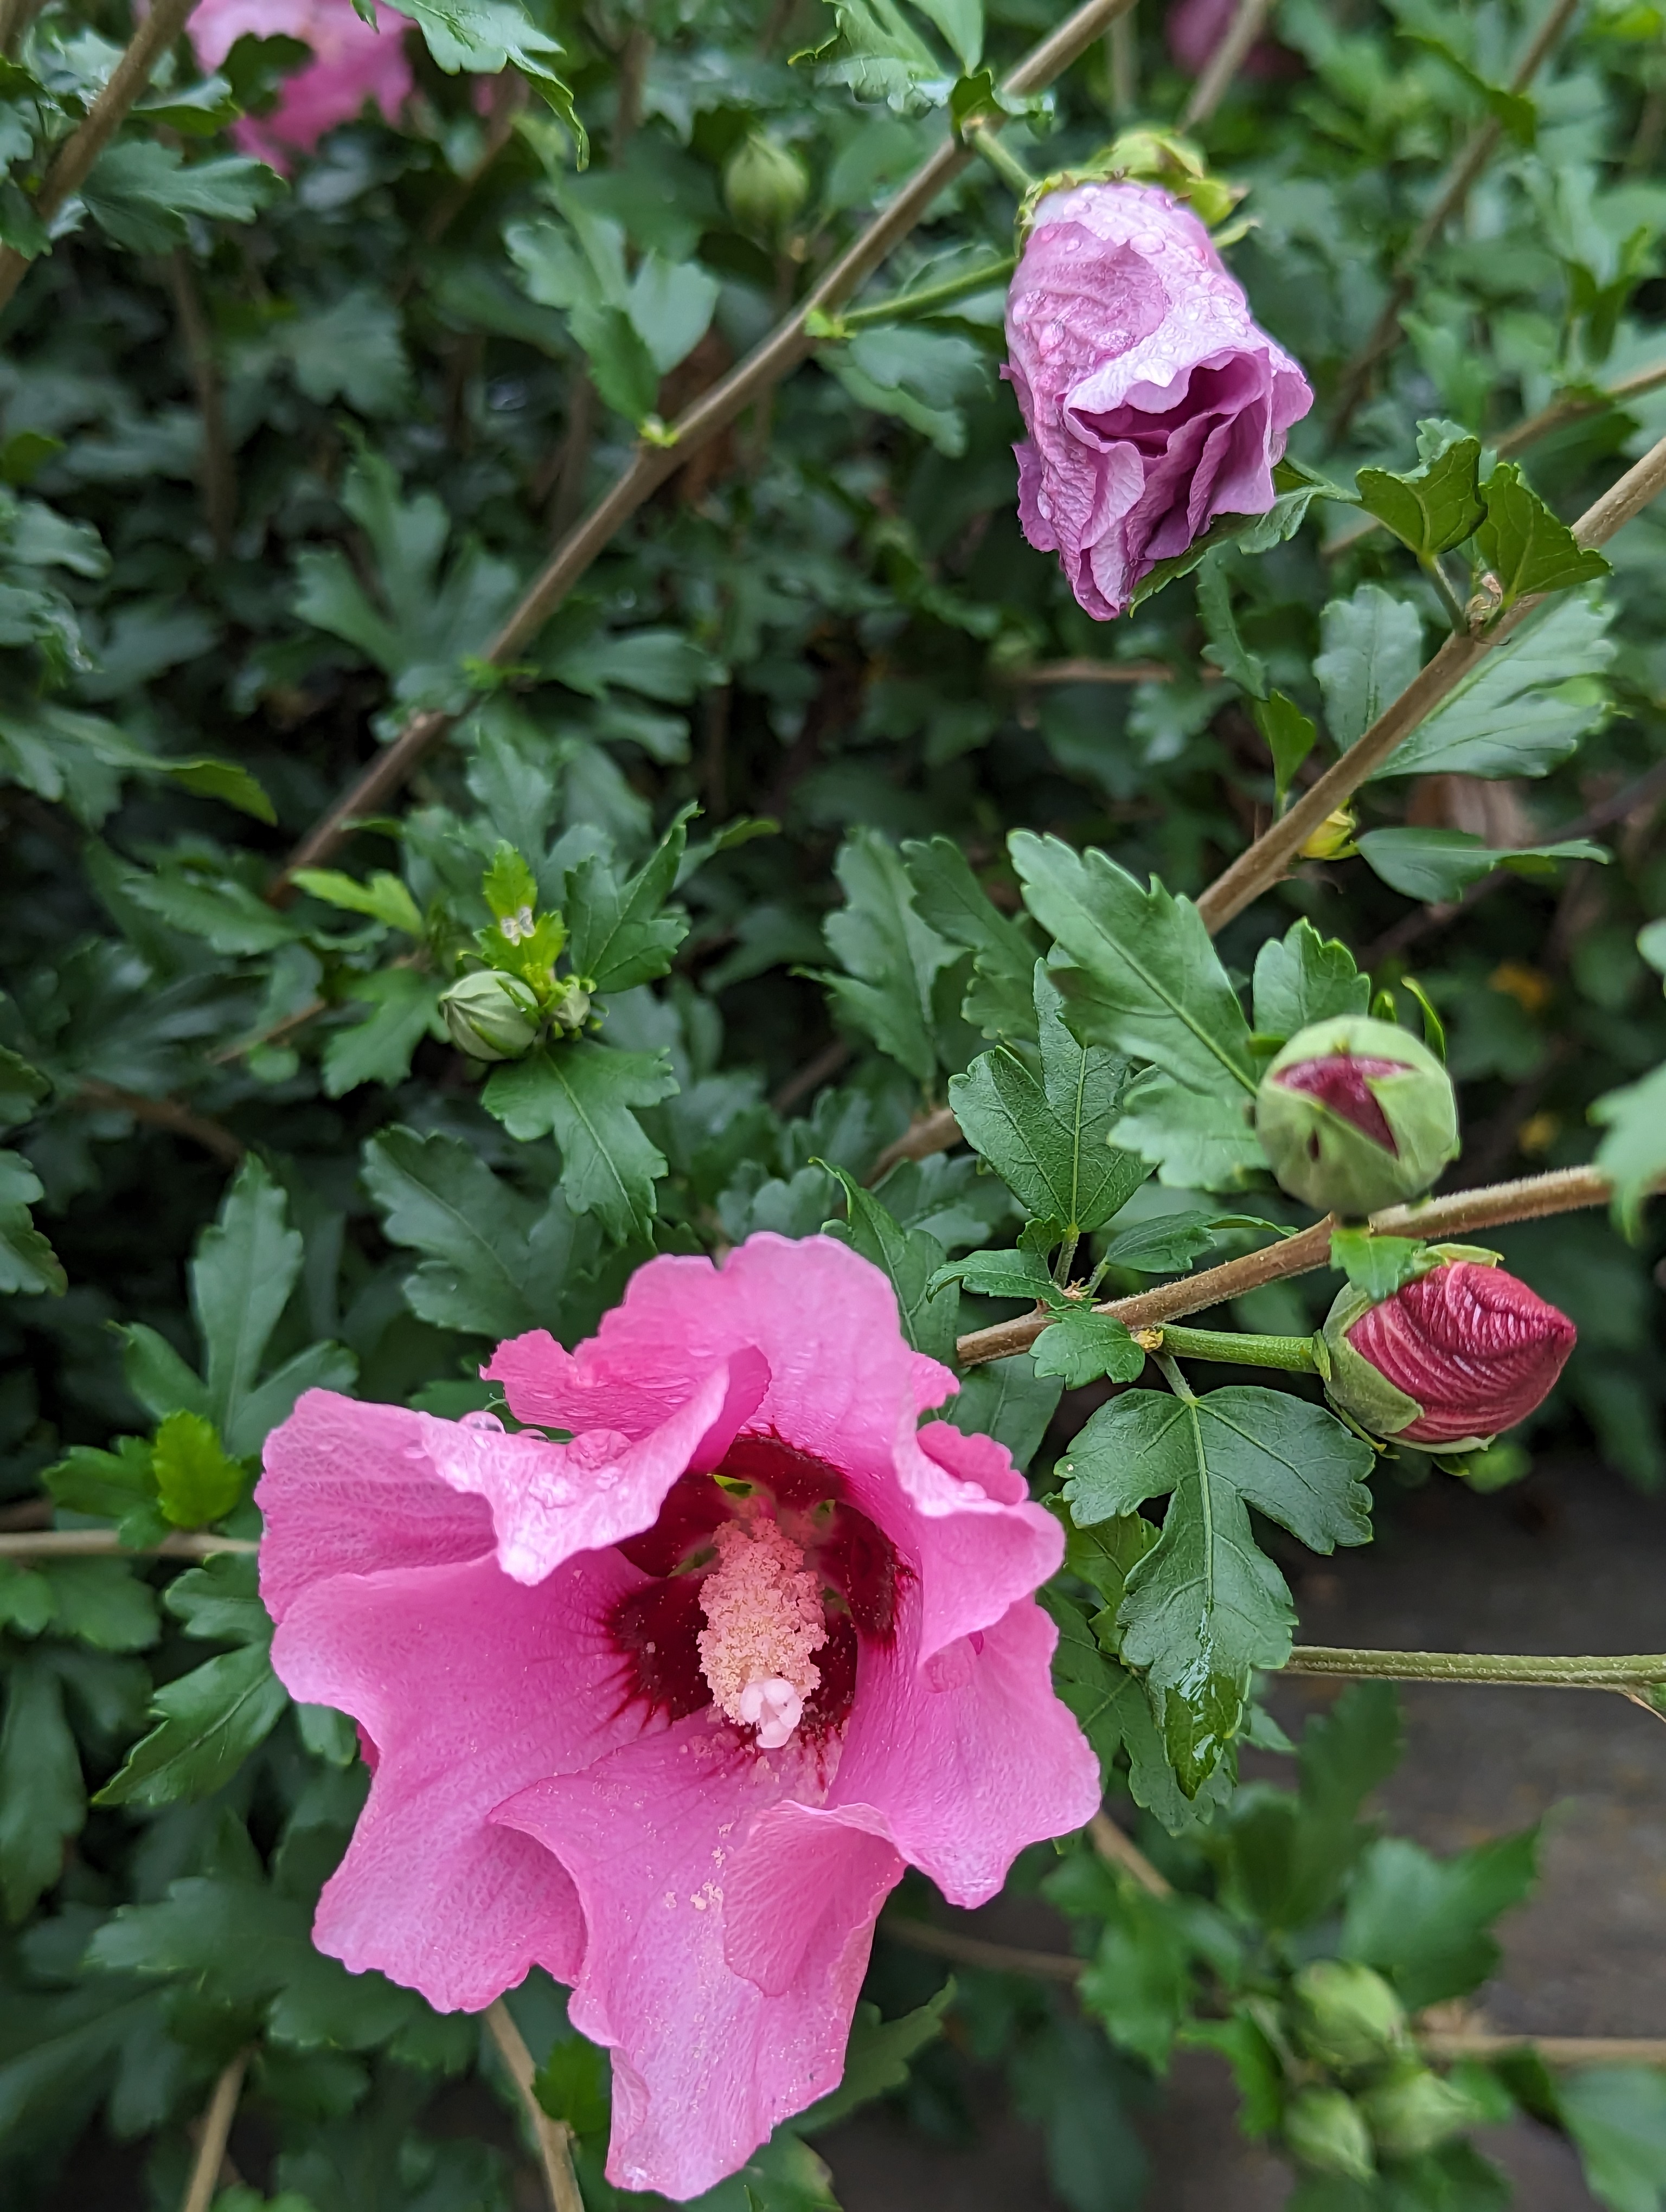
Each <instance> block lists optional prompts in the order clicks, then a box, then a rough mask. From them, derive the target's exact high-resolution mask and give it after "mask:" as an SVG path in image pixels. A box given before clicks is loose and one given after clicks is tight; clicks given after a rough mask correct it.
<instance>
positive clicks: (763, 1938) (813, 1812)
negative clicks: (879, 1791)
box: [723, 1798, 903, 1996]
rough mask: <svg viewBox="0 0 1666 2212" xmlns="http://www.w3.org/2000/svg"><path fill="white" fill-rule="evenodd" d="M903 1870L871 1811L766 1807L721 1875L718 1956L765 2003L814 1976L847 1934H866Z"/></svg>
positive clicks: (841, 1952) (830, 1963)
mask: <svg viewBox="0 0 1666 2212" xmlns="http://www.w3.org/2000/svg"><path fill="white" fill-rule="evenodd" d="M902 1878H903V1857H902V1854H901V1853H900V1852H899V1851H898V1850H897V1845H896V1843H895V1842H894V1840H893V1839H892V1837H891V1825H890V1823H889V1821H887V1820H886V1819H885V1815H884V1814H883V1813H881V1812H880V1811H879V1808H878V1807H877V1806H873V1805H843V1806H840V1807H837V1808H830V1807H824V1806H817V1805H800V1804H799V1803H797V1802H794V1801H793V1800H792V1799H790V1798H789V1799H786V1800H783V1802H781V1804H779V1805H772V1806H771V1807H770V1808H769V1811H768V1812H767V1813H761V1814H759V1815H758V1817H757V1820H754V1821H753V1823H752V1826H751V1832H750V1834H749V1835H748V1836H747V1838H746V1840H745V1843H744V1844H742V1845H741V1847H740V1850H739V1853H738V1854H737V1856H736V1857H735V1861H734V1864H733V1867H732V1868H731V1869H730V1872H729V1880H728V1883H727V1887H726V1888H725V1891H724V1895H723V1910H724V1924H723V1955H724V1957H725V1958H726V1959H727V1960H728V1962H729V1964H730V1966H733V1969H734V1971H735V1972H736V1973H738V1974H741V1975H744V1976H745V1978H746V1980H747V1981H749V1982H751V1983H753V1984H755V1985H756V1986H757V1988H758V1989H760V1990H763V1994H764V1995H765V1996H784V1995H785V1994H786V1992H787V1990H790V1989H792V1988H793V1985H794V1984H800V1983H804V1982H806V1981H809V1980H815V1979H820V1978H824V1977H825V1976H827V1975H828V1974H829V1973H830V1972H835V1971H836V1968H837V1966H838V1963H839V1962H840V1961H841V1960H842V1959H843V1958H844V1957H845V1956H846V1954H847V1953H848V1950H849V1948H850V1941H851V1936H852V1933H853V1931H854V1930H859V1929H863V1928H866V1929H869V1930H871V1929H873V1923H874V1921H875V1919H876V1918H877V1917H879V1907H880V1906H881V1905H883V1904H884V1903H885V1899H886V1898H887V1897H889V1896H890V1894H891V1891H892V1890H893V1889H895V1887H897V1883H898V1882H899V1881H901V1880H902Z"/></svg>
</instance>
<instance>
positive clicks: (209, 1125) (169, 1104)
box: [70, 1076, 248, 1168]
mask: <svg viewBox="0 0 1666 2212" xmlns="http://www.w3.org/2000/svg"><path fill="white" fill-rule="evenodd" d="M70 1105H72V1106H78V1107H80V1108H81V1109H82V1112H83V1113H88V1114H109V1113H120V1114H131V1115H132V1117H133V1119H134V1120H135V1121H148V1122H149V1124H150V1126H151V1127H153V1128H157V1129H167V1130H168V1131H169V1132H170V1133H172V1134H173V1135H174V1136H176V1137H189V1138H190V1139H191V1140H192V1143H193V1144H197V1145H200V1146H202V1147H203V1150H204V1152H212V1153H213V1155H214V1157H215V1158H216V1160H223V1161H224V1162H225V1164H226V1165H227V1166H228V1167H231V1168H234V1167H237V1166H239V1165H240V1164H241V1162H242V1159H243V1156H244V1154H245V1153H246V1151H247V1150H248V1147H247V1146H246V1145H245V1144H244V1142H243V1140H242V1139H241V1138H240V1137H234V1135H233V1134H232V1133H231V1131H230V1130H229V1129H228V1128H227V1127H225V1125H224V1124H223V1123H222V1122H220V1121H210V1119H209V1118H208V1116H207V1115H205V1114H193V1113H192V1110H191V1109H190V1107H189V1106H182V1105H181V1104H180V1103H179V1100H178V1099H177V1098H147V1097H145V1096H144V1094H143V1092H142V1091H123V1090H121V1089H119V1086H118V1085H115V1084H113V1083H100V1082H99V1081H97V1080H96V1079H94V1078H93V1077H90V1076H89V1077H88V1078H87V1079H86V1080H85V1081H84V1082H83V1083H82V1085H81V1088H80V1089H79V1090H78V1091H76V1092H75V1093H74V1095H73V1096H72V1097H71V1098H70Z"/></svg>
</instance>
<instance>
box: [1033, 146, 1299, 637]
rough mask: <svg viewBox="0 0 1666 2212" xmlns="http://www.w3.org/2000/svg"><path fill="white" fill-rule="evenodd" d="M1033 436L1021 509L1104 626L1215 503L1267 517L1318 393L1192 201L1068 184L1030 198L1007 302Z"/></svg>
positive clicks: (1150, 191) (1197, 531)
mask: <svg viewBox="0 0 1666 2212" xmlns="http://www.w3.org/2000/svg"><path fill="white" fill-rule="evenodd" d="M1006 348H1007V353H1008V356H1009V362H1008V366H1007V368H1006V370H1005V371H1004V372H1003V373H1004V374H1006V376H1007V377H1009V378H1010V380H1012V384H1013V386H1015V388H1016V390H1017V392H1018V405H1019V407H1020V408H1021V409H1022V410H1023V413H1024V419H1025V425H1026V427H1027V428H1028V429H1029V432H1030V435H1029V437H1028V438H1027V439H1026V440H1025V441H1024V443H1023V444H1022V445H1020V446H1018V447H1014V449H1013V450H1014V451H1015V452H1016V453H1017V455H1018V516H1019V520H1021V522H1022V523H1023V525H1024V534H1025V537H1026V538H1028V539H1029V540H1030V543H1031V544H1032V545H1033V546H1035V547H1036V548H1037V550H1039V551H1041V552H1044V553H1057V554H1058V556H1059V557H1060V560H1061V562H1062V563H1063V567H1064V572H1065V574H1066V575H1067V576H1068V578H1069V579H1070V587H1071V589H1072V590H1073V592H1075V594H1076V597H1077V599H1079V601H1080V602H1081V604H1082V605H1083V606H1084V607H1085V608H1086V610H1087V611H1088V612H1089V614H1091V615H1092V616H1094V617H1096V619H1097V620H1098V621H1101V622H1108V621H1109V620H1110V618H1111V617H1113V616H1116V615H1119V614H1122V613H1123V612H1124V611H1126V610H1127V608H1128V603H1129V600H1130V598H1131V596H1132V593H1133V592H1134V586H1135V585H1136V584H1138V582H1139V581H1140V578H1141V577H1142V576H1145V575H1147V574H1149V573H1150V571H1151V570H1152V568H1154V567H1155V566H1156V564H1157V563H1158V562H1159V561H1164V560H1168V559H1170V557H1172V556H1174V555H1175V554H1177V553H1183V552H1184V551H1185V550H1186V548H1187V547H1188V546H1189V544H1191V542H1192V540H1193V539H1194V538H1197V537H1199V536H1201V533H1202V532H1204V531H1205V530H1207V528H1208V526H1209V525H1210V524H1211V523H1212V522H1213V520H1215V518H1216V517H1217V516H1218V515H1222V514H1264V513H1266V512H1267V510H1268V508H1269V507H1271V506H1272V504H1273V501H1274V488H1273V465H1274V462H1275V461H1276V460H1278V459H1280V456H1281V455H1282V453H1283V452H1284V447H1285V439H1286V435H1287V434H1288V432H1289V428H1290V426H1291V424H1292V422H1298V421H1299V420H1300V418H1301V417H1302V416H1304V415H1305V414H1306V412H1307V410H1308V409H1309V408H1310V406H1311V405H1312V404H1313V393H1312V392H1311V390H1310V387H1309V385H1308V381H1307V379H1306V378H1305V377H1304V375H1303V374H1302V372H1301V370H1300V369H1299V368H1298V367H1297V365H1296V363H1295V362H1293V361H1292V360H1291V358H1290V356H1289V355H1288V354H1286V352H1285V351H1284V350H1283V349H1282V348H1280V347H1279V346H1277V345H1275V344H1274V343H1273V341H1272V339H1271V338H1269V337H1268V336H1267V334H1266V332H1265V331H1262V330H1259V329H1257V327H1256V325H1255V323H1254V322H1253V321H1252V320H1251V319H1250V315H1249V306H1248V304H1247V302H1246V301H1245V300H1244V296H1243V290H1242V289H1241V288H1240V287H1239V285H1238V284H1237V283H1235V282H1234V280H1233V278H1232V277H1231V276H1230V275H1229V274H1228V273H1227V270H1226V268H1225V264H1223V262H1222V261H1221V258H1220V256H1219V254H1218V253H1217V252H1215V249H1214V247H1213V245H1212V244H1211V242H1210V240H1209V234H1208V233H1207V231H1206V230H1205V229H1204V228H1203V225H1202V224H1201V222H1199V221H1198V219H1197V217H1196V216H1195V215H1193V214H1192V213H1191V211H1190V210H1189V209H1187V208H1184V207H1182V206H1180V205H1179V204H1177V202H1176V201H1175V200H1173V199H1171V198H1170V196H1169V194H1168V193H1167V192H1164V191H1158V189H1157V187H1156V186H1155V185H1133V184H1097V185H1072V186H1070V187H1068V188H1067V190H1064V191H1056V192H1049V194H1048V196H1047V197H1046V198H1045V199H1043V201H1042V202H1041V204H1040V205H1039V207H1038V208H1037V211H1036V218H1035V223H1034V227H1033V228H1032V229H1031V233H1030V238H1029V242H1028V244H1027V245H1026V246H1025V249H1024V254H1023V258H1021V260H1020V261H1019V263H1018V272H1017V274H1016V275H1015V276H1014V277H1013V279H1012V290H1011V293H1010V294H1009V295H1008V298H1007V304H1006Z"/></svg>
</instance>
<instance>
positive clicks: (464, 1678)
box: [272, 1552, 646, 2012]
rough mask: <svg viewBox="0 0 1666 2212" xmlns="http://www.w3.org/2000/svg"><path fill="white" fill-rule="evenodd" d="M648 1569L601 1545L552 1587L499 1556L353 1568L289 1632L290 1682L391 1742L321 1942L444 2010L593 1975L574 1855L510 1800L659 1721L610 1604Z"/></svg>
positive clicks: (378, 1742)
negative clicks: (636, 1689)
mask: <svg viewBox="0 0 1666 2212" xmlns="http://www.w3.org/2000/svg"><path fill="white" fill-rule="evenodd" d="M645 1579H646V1577H643V1576H642V1575H641V1574H640V1573H639V1572H638V1571H637V1570H636V1569H635V1568H634V1567H632V1566H631V1565H629V1563H628V1562H627V1561H626V1560H625V1559H623V1557H622V1556H621V1555H620V1554H619V1553H617V1552H601V1553H585V1554H583V1555H582V1556H581V1557H580V1558H579V1559H573V1560H569V1562H568V1563H567V1565H565V1566H562V1567H560V1568H558V1569H557V1570H556V1572H555V1573H554V1574H552V1575H551V1576H550V1577H549V1578H548V1580H547V1581H544V1582H543V1583H539V1585H538V1588H537V1589H523V1588H522V1587H521V1586H520V1583H514V1582H511V1581H510V1580H509V1579H508V1577H506V1576H505V1575H504V1574H502V1572H501V1571H500V1570H499V1569H498V1567H497V1565H496V1562H495V1561H494V1560H492V1559H477V1560H474V1561H471V1562H470V1563H469V1564H467V1565H460V1566H446V1567H429V1568H419V1569H416V1570H411V1569H401V1570H396V1571H392V1572H391V1573H386V1574H380V1575H374V1576H368V1577H367V1576H358V1575H338V1576H337V1577H334V1578H333V1579H331V1580H330V1581H328V1582H321V1583H313V1584H312V1585H311V1586H310V1587H309V1588H308V1589H306V1590H304V1591H303V1592H302V1593H301V1595H298V1596H297V1597H296V1598H295V1600H294V1601H293V1602H292V1604H291V1605H290V1607H289V1611H288V1613H287V1614H286V1615H285V1617H284V1620H283V1624H282V1626H280V1627H279V1629H278V1631H277V1636H276V1637H275V1638H274V1639H273V1644H272V1663H273V1665H274V1666H275V1667H276V1668H277V1673H278V1675H279V1678H280V1679H281V1680H283V1683H284V1684H285V1686H287V1687H288V1689H289V1692H290V1693H291V1694H292V1695H293V1696H295V1697H296V1698H299V1699H303V1700H305V1701H307V1702H308V1703H312V1704H317V1705H333V1706H335V1707H336V1708H337V1710H339V1711H344V1712H347V1713H350V1714H351V1715H352V1717H353V1718H354V1719H355V1720H356V1722H357V1723H359V1725H360V1727H361V1728H362V1729H363V1730H364V1731H365V1733H366V1734H367V1735H368V1736H369V1737H370V1739H371V1741H372V1742H373V1743H374V1746H375V1747H376V1753H377V1756H376V1761H375V1767H374V1781H373V1782H372V1784H371V1787H370V1797H369V1802H368V1803H367V1805H366V1807H365V1809H364V1811H363V1813H362V1814H361V1815H360V1817H359V1824H358V1826H357V1828H356V1830H355V1831H354V1835H353V1840H352V1842H351V1844H350V1845H349V1847H348V1851H347V1856H346V1857H345V1858H344V1860H343V1862H342V1863H341V1866H340V1867H339V1869H337V1872H336V1873H335V1874H334V1875H331V1878H330V1880H329V1881H327V1882H326V1883H325V1887H324V1893H323V1895H322V1896H321V1898H320V1899H319V1909H318V1918H317V1921H316V1923H314V1927H313V1940H314V1942H316V1943H317V1944H318V1947H319V1949H320V1950H321V1951H325V1952H327V1953H329V1954H330V1955H331V1957H333V1958H337V1959H340V1960H342V1961H343V1963H344V1965H345V1966H348V1967H349V1968H350V1970H351V1971H352V1972H355V1973H360V1972H364V1970H365V1969H366V1968H368V1967H372V1966H374V1967H377V1968H380V1971H381V1972H383V1973H385V1974H387V1975H390V1976H391V1977H392V1979H393V1980H395V1981H396V1982H401V1983H404V1984H405V1985H406V1986H407V1987H409V1988H411V1989H416V1990H421V1991H422V1993H423V1996H425V1997H426V1998H427V1999H428V2000H429V2003H430V2004H433V2005H435V2006H437V2007H438V2008H440V2009H441V2011H442V2012H449V2011H458V2010H461V2011H465V2012H473V2011H477V2010H479V2009H480V2008H481V2007H482V2006H483V2005H487V2004H489V2003H490V2002H491V2001H492V1999H493V1998H494V1997H496V1996H501V1995H502V1992H503V1991H504V1990H506V1989H510V1988H513V1987H514V1984H516V1983H517V1982H519V1981H520V1980H521V1978H523V1977H524V1976H525V1974H526V1971H527V1969H528V1968H529V1967H530V1966H534V1965H537V1966H544V1967H546V1968H547V1969H548V1970H549V1972H550V1973H552V1974H554V1975H555V1976H556V1978H558V1979H560V1980H562V1981H570V1980H571V1979H572V1978H573V1977H574V1976H575V1974H576V1973H577V1972H578V1971H579V1967H580V1964H581V1960H582V1957H583V1952H584V1940H585V1931H584V1919H583V1914H582V1912H581V1907H580V1903H579V1898H578V1893H577V1892H576V1891H575V1888H574V1886H573V1882H572V1880H571V1878H570V1876H569V1875H568V1874H567V1873H566V1872H565V1870H564V1869H562V1865H561V1864H560V1863H559V1861H557V1860H556V1859H553V1858H551V1857H550V1855H549V1853H548V1852H547V1851H545V1850H542V1849H541V1848H540V1847H539V1845H538V1844H537V1843H536V1842H535V1841H534V1840H533V1839H532V1838H531V1837H530V1836H527V1835H525V1834H521V1833H518V1832H515V1831H514V1830H513V1829H508V1828H503V1827H499V1826H494V1825H493V1824H492V1822H491V1819H490V1815H491V1814H492V1811H493V1808H495V1807H496V1806H497V1805H499V1804H500V1803H502V1801H503V1800H504V1799H505V1798H506V1797H509V1796H513V1795H514V1793H515V1792H516V1791H518V1790H523V1789H524V1788H525V1787H526V1784H528V1783H529V1782H531V1781H532V1780H534V1779H535V1778H538V1777H542V1776H545V1775H550V1774H558V1773H563V1772H570V1771H574V1770H575V1769H578V1768H581V1767H585V1766H587V1765H590V1764H591V1762H592V1761H593V1760H595V1759H599V1758H604V1757H605V1755H606V1754H607V1753H610V1752H611V1751H613V1750H614V1749H615V1747H617V1745H619V1744H621V1743H623V1742H627V1741H630V1740H631V1739H633V1738H634V1737H635V1736H636V1735H640V1733H641V1729H642V1727H643V1715H642V1710H641V1707H640V1705H636V1706H630V1707H627V1705H626V1704H625V1701H624V1698H623V1681H622V1678H621V1668H620V1662H619V1659H618V1656H617V1651H616V1650H615V1649H614V1646H613V1644H612V1641H611V1638H610V1636H609V1634H608V1632H607V1629H606V1626H605V1623H606V1618H607V1615H608V1613H609V1611H610V1608H611V1607H612V1606H613V1605H614V1604H615V1603H617V1600H618V1599H619V1598H620V1597H621V1596H622V1595H623V1594H624V1593H626V1592H627V1591H629V1590H631V1589H636V1588H637V1587H639V1586H640V1584H641V1583H642V1582H643V1581H644V1580H645Z"/></svg>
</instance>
